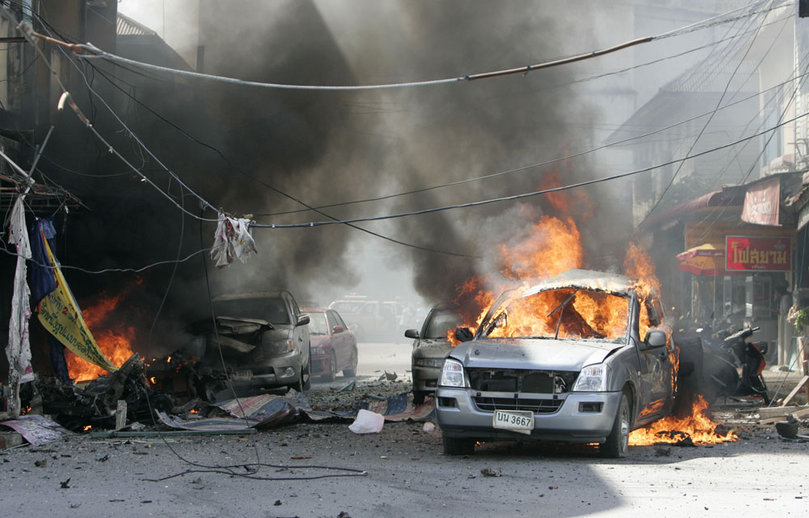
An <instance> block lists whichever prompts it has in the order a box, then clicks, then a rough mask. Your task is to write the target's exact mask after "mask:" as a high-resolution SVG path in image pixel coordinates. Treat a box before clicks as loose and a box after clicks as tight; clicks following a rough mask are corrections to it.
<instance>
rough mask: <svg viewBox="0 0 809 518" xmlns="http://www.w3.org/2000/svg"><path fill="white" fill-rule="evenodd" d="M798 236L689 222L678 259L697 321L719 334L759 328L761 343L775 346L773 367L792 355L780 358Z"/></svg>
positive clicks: (726, 224)
mask: <svg viewBox="0 0 809 518" xmlns="http://www.w3.org/2000/svg"><path fill="white" fill-rule="evenodd" d="M794 236H795V230H794V229H792V228H785V227H773V226H762V225H753V224H748V223H745V222H720V221H706V220H702V221H690V222H687V223H686V224H685V236H684V237H685V251H683V252H681V253H680V254H678V255H677V260H678V268H679V269H680V270H681V271H683V272H686V273H688V274H690V275H687V276H686V279H687V284H690V290H689V289H685V290H683V293H684V296H685V297H687V298H686V299H685V300H684V301H683V303H684V307H688V308H689V311H690V315H691V318H692V319H693V322H695V323H699V324H701V325H706V326H711V327H712V328H713V329H714V330H718V329H727V328H733V329H738V328H740V327H742V326H759V327H760V331H759V332H758V333H756V336H757V339H758V340H759V341H767V342H768V343H769V344H770V350H771V352H770V353H768V362H770V363H776V362H779V363H780V361H779V358H780V357H781V356H784V357H788V356H789V355H790V354H791V353H790V352H786V351H781V354H779V353H778V346H777V342H778V337H779V321H783V320H784V318H785V316H786V311H787V310H788V308H789V305H790V304H791V295H789V294H788V293H787V290H788V287H789V286H791V285H792V284H793V282H792V265H793V250H794V248H795V247H794V243H793V242H794ZM689 292H690V293H689ZM685 297H684V298H685ZM784 297H787V302H788V303H787V304H786V306H784V303H785V298H784ZM782 313H783V315H782ZM790 343H791V342H790ZM787 347H789V344H788V345H787Z"/></svg>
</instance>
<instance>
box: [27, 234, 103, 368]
mask: <svg viewBox="0 0 809 518" xmlns="http://www.w3.org/2000/svg"><path fill="white" fill-rule="evenodd" d="M42 221H43V220H40V221H39V222H38V224H37V226H36V228H35V230H34V233H33V234H32V239H33V245H34V248H35V249H36V250H37V252H36V253H35V254H34V255H35V256H37V257H39V254H40V253H42V252H44V255H45V257H46V259H45V261H44V262H43V263H42V264H44V265H46V266H47V267H46V268H40V269H39V271H38V272H37V273H38V274H39V275H42V276H43V277H46V279H44V280H42V281H40V282H35V283H34V288H35V289H34V292H35V293H34V300H36V299H37V298H38V297H39V296H42V300H40V301H39V306H38V308H37V309H38V311H39V313H38V318H39V321H40V323H41V324H42V326H43V327H44V328H45V329H47V330H48V332H49V333H51V334H52V335H53V336H54V337H55V338H56V339H57V340H59V342H61V343H62V345H64V346H65V347H67V348H68V349H70V350H71V351H72V352H73V353H74V354H76V356H78V357H80V358H81V359H83V360H86V361H88V362H90V363H93V364H95V365H98V366H99V367H101V368H102V369H104V370H106V371H108V372H115V371H116V370H118V367H116V366H115V365H114V364H113V363H112V362H111V361H109V360H108V359H107V357H106V356H104V353H103V352H102V351H101V349H100V348H99V347H98V344H97V343H96V341H95V338H93V334H92V332H91V331H90V328H89V327H88V326H87V323H86V322H85V321H84V317H83V316H82V314H81V309H79V305H78V304H77V303H76V299H75V298H74V297H73V293H72V292H71V291H70V287H69V286H68V285H67V281H66V280H65V277H64V275H63V274H62V270H61V268H60V267H59V262H58V261H57V260H56V258H55V257H54V255H53V252H52V251H51V248H50V245H49V244H48V235H47V232H46V227H43V226H41V225H40V224H39V223H41V222H42ZM32 273H35V272H34V271H33V270H32ZM49 279H50V280H49ZM50 285H53V286H54V288H53V290H52V291H50V292H39V293H37V291H38V290H39V288H38V287H42V286H50Z"/></svg>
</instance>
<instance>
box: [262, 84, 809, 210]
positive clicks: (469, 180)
mask: <svg viewBox="0 0 809 518" xmlns="http://www.w3.org/2000/svg"><path fill="white" fill-rule="evenodd" d="M806 75H809V72H806V73H804V74H802V75H801V76H799V77H804V76H806ZM791 81H794V79H789V80H787V81H785V82H783V83H779V84H778V85H775V86H773V87H771V88H768V89H767V90H763V91H762V92H767V91H770V90H772V89H775V88H778V87H780V86H782V85H784V84H786V83H787V82H791ZM759 95H760V93H754V94H751V95H749V96H747V97H745V98H742V99H739V100H736V101H734V102H732V103H728V104H725V105H723V106H722V107H721V108H720V110H725V109H728V108H731V107H733V106H736V105H738V104H742V103H744V102H746V101H749V100H750V99H753V98H756V97H758V96H759ZM711 113H712V112H710V111H708V112H704V113H701V114H699V115H695V116H693V117H690V118H688V119H685V120H681V121H679V122H675V123H673V124H670V125H668V126H666V127H663V128H659V129H656V130H653V131H649V132H647V133H644V134H642V135H636V136H632V137H627V138H624V139H621V140H616V141H611V142H609V143H607V144H602V145H600V146H597V147H594V148H590V149H587V150H584V151H578V152H575V153H570V154H567V155H565V156H563V157H560V158H553V159H550V160H546V161H544V162H537V163H531V164H526V165H522V166H518V167H515V168H512V169H506V170H504V171H498V172H496V173H491V174H487V175H483V176H477V177H474V178H465V179H463V180H457V181H455V182H448V183H443V184H438V185H431V186H428V187H422V188H419V189H413V190H410V191H402V192H397V193H391V194H385V195H381V196H376V197H372V198H363V199H359V200H352V201H347V202H339V203H332V204H328V205H320V206H317V207H316V208H317V209H327V208H333V207H342V206H347V205H355V204H360V203H367V202H374V201H382V200H388V199H392V198H397V197H401V196H408V195H412V194H420V193H423V192H428V191H433V190H437V189H442V188H445V187H454V186H456V185H463V184H466V183H472V182H478V181H481V180H488V179H491V178H497V177H500V176H505V175H510V174H514V173H518V172H522V171H525V170H528V169H533V168H537V167H544V166H547V165H552V164H555V163H559V162H564V161H566V160H570V159H574V158H579V157H581V156H586V155H588V154H592V153H595V152H597V151H601V150H602V149H608V148H611V147H614V146H619V145H622V144H626V143H628V142H632V141H633V140H641V139H645V138H646V137H649V136H652V135H656V134H658V133H662V132H664V131H668V130H670V129H673V128H676V127H678V126H683V125H686V124H688V123H690V122H693V121H695V120H698V119H701V118H703V117H707V116H709V115H710V114H711ZM680 138H682V139H685V138H688V136H683V137H680ZM666 141H667V142H668V141H670V139H667V140H666ZM309 210H311V209H293V210H288V211H280V212H270V213H256V212H252V214H254V216H256V217H260V216H281V215H287V214H297V213H301V212H308V211H309Z"/></svg>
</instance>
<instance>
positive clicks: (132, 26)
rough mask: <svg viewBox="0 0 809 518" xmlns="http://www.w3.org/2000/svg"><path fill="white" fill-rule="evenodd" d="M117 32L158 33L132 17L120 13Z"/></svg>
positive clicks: (134, 33)
mask: <svg viewBox="0 0 809 518" xmlns="http://www.w3.org/2000/svg"><path fill="white" fill-rule="evenodd" d="M116 34H117V35H118V36H154V35H156V34H157V33H156V32H155V31H153V30H152V29H150V28H148V27H146V26H144V25H141V24H140V23H138V22H136V21H135V20H133V19H132V18H130V17H128V16H124V15H123V14H121V13H118V25H117V29H116Z"/></svg>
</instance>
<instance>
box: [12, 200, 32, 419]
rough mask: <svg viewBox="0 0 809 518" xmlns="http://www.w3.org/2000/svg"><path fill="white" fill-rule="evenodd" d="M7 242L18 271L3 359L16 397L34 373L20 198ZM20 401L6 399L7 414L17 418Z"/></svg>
mask: <svg viewBox="0 0 809 518" xmlns="http://www.w3.org/2000/svg"><path fill="white" fill-rule="evenodd" d="M8 240H9V242H10V243H12V244H14V245H17V269H16V271H15V273H14V293H13V294H12V297H11V318H10V319H9V323H8V345H7V346H6V357H7V358H8V365H9V380H8V382H9V385H10V386H11V387H12V392H13V393H16V390H17V387H18V386H19V384H20V383H26V382H28V381H33V380H34V370H33V368H32V367H31V342H30V340H29V334H28V322H29V320H30V318H31V306H30V304H29V301H28V300H29V298H30V296H31V290H30V289H29V288H28V282H27V280H26V278H27V271H28V268H27V265H26V263H25V261H26V260H27V259H31V246H30V244H29V242H28V233H27V232H26V230H25V208H24V205H23V196H20V197H18V198H17V201H16V202H15V203H14V209H12V212H11V221H10V223H9V239H8ZM19 403H20V401H19V398H18V397H14V398H9V410H10V411H11V413H12V415H18V414H19V411H20V408H19Z"/></svg>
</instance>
